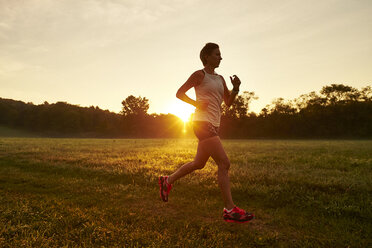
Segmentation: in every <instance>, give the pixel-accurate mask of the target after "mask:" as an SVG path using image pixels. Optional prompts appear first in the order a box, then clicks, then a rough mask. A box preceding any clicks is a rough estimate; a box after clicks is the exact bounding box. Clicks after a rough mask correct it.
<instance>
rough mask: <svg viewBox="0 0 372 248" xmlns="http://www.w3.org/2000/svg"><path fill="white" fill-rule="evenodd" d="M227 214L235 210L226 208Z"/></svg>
mask: <svg viewBox="0 0 372 248" xmlns="http://www.w3.org/2000/svg"><path fill="white" fill-rule="evenodd" d="M224 209H225V210H226V211H227V212H231V210H233V209H234V208H232V209H230V210H229V209H227V208H224Z"/></svg>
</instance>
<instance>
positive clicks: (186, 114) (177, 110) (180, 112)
mask: <svg viewBox="0 0 372 248" xmlns="http://www.w3.org/2000/svg"><path fill="white" fill-rule="evenodd" d="M194 111H195V107H193V106H191V105H190V104H187V103H185V102H182V101H180V100H176V101H174V102H172V103H171V104H170V105H169V108H168V112H169V113H170V114H174V115H176V116H177V117H179V118H180V119H181V120H182V121H183V122H188V121H189V119H190V115H191V114H192V113H194Z"/></svg>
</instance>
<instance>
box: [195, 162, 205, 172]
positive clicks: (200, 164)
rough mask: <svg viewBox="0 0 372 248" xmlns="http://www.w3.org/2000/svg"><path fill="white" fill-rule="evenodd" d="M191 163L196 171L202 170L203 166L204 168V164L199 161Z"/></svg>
mask: <svg viewBox="0 0 372 248" xmlns="http://www.w3.org/2000/svg"><path fill="white" fill-rule="evenodd" d="M193 163H194V168H195V169H197V170H200V169H203V168H204V166H205V163H204V162H201V161H198V160H194V162H193Z"/></svg>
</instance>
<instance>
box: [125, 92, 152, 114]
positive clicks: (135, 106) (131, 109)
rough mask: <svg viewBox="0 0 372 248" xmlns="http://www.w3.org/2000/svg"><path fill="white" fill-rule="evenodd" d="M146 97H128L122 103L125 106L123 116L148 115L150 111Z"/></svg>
mask: <svg viewBox="0 0 372 248" xmlns="http://www.w3.org/2000/svg"><path fill="white" fill-rule="evenodd" d="M148 101H149V100H148V99H147V98H146V97H143V98H142V97H140V96H139V97H135V96H133V95H130V96H128V97H127V98H126V99H125V100H124V101H122V102H121V104H122V105H123V110H122V112H121V113H122V114H123V115H124V116H129V115H146V114H147V111H148V109H149V103H148Z"/></svg>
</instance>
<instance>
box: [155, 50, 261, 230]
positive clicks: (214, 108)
mask: <svg viewBox="0 0 372 248" xmlns="http://www.w3.org/2000/svg"><path fill="white" fill-rule="evenodd" d="M200 59H201V61H202V62H203V65H204V69H202V70H198V71H196V72H194V73H193V74H192V75H191V76H190V77H189V79H188V80H187V81H186V82H185V83H184V84H183V85H182V86H181V87H180V88H179V90H178V91H177V94H176V96H177V98H179V99H181V100H182V101H184V102H186V103H189V104H191V105H193V106H195V107H196V109H195V114H194V119H193V129H194V133H195V135H196V137H197V138H198V140H199V142H198V148H197V153H196V156H195V158H194V161H192V162H189V163H186V164H184V165H182V166H181V167H180V168H179V169H178V170H177V171H175V172H174V173H173V174H172V175H170V176H161V177H159V186H160V196H161V198H162V200H163V201H165V202H167V201H168V195H169V192H170V190H171V189H172V186H173V183H174V182H175V181H177V180H178V179H180V178H181V177H184V176H186V175H187V174H189V173H191V172H193V171H195V170H198V169H202V168H204V166H205V164H206V163H207V161H208V159H209V157H212V158H213V159H214V161H215V162H216V164H217V165H218V185H219V187H220V189H221V192H222V198H223V201H224V205H225V208H224V210H223V219H224V220H225V221H227V222H239V223H243V222H247V221H250V220H252V219H253V218H254V215H253V214H252V213H248V212H246V211H244V210H243V209H240V208H238V207H237V206H235V204H234V202H233V200H232V196H231V190H230V180H229V168H230V161H229V159H228V157H227V155H226V152H225V150H224V148H223V147H222V144H221V140H220V137H219V136H218V128H219V126H220V119H221V104H222V100H223V101H224V102H225V104H226V105H227V106H230V105H231V104H232V103H233V101H234V99H235V97H236V95H237V94H238V93H239V86H240V83H241V82H240V80H239V78H238V77H237V76H236V75H234V76H233V77H230V80H231V83H232V84H233V90H232V91H231V92H230V91H229V90H228V88H227V86H226V82H225V80H224V78H223V77H222V76H220V75H218V74H217V73H215V71H214V70H215V68H217V67H218V66H219V64H220V62H221V60H222V57H221V53H220V50H219V46H218V45H217V44H215V43H207V44H206V45H205V46H204V47H203V49H202V50H201V51H200ZM192 87H194V88H195V94H196V101H194V100H193V99H191V98H189V97H188V96H187V95H186V92H187V91H188V90H189V89H191V88H192Z"/></svg>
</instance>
